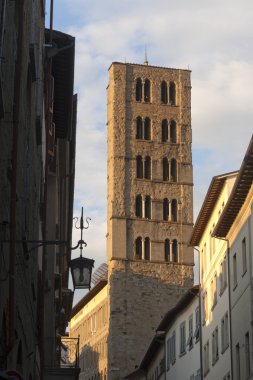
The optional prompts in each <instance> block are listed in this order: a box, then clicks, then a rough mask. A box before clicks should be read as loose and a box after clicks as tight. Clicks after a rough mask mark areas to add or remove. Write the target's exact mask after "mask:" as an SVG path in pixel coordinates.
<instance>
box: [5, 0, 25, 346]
mask: <svg viewBox="0 0 253 380" xmlns="http://www.w3.org/2000/svg"><path fill="white" fill-rule="evenodd" d="M16 6H18V38H17V59H16V64H15V76H14V94H13V111H12V112H13V128H12V153H11V164H12V171H11V192H10V196H11V197H10V246H9V331H8V333H9V334H8V336H9V342H8V345H9V349H10V350H11V349H12V347H13V345H14V341H15V300H16V297H15V264H16V244H15V240H16V216H17V210H16V194H17V161H18V138H19V129H20V97H21V93H20V92H21V80H22V79H21V78H22V63H23V39H24V35H23V33H24V23H23V19H24V17H23V13H24V0H20V1H18V3H17V5H16Z"/></svg>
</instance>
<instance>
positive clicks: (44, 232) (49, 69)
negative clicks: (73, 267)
mask: <svg viewBox="0 0 253 380" xmlns="http://www.w3.org/2000/svg"><path fill="white" fill-rule="evenodd" d="M53 8H54V3H53V0H51V3H50V34H49V39H50V40H49V43H50V44H51V43H52V41H53ZM51 72H52V58H49V61H48V67H47V70H46V78H45V83H46V86H47V92H46V93H47V94H49V93H50V92H51V90H52V89H51V81H50V77H51ZM45 114H46V123H45V124H46V158H45V182H44V199H43V227H42V235H43V239H44V240H46V239H47V216H48V215H47V195H48V165H49V160H48V148H49V141H48V140H49V128H50V125H49V123H50V117H49V102H48V97H47V99H46V112H45ZM46 269H47V247H46V246H45V245H44V246H43V250H42V276H41V281H42V286H41V293H42V294H41V331H40V361H41V369H42V370H41V374H42V375H41V378H42V380H43V379H44V367H45V355H44V351H45V315H44V313H45V278H46Z"/></svg>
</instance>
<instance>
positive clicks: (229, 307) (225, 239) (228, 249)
mask: <svg viewBox="0 0 253 380" xmlns="http://www.w3.org/2000/svg"><path fill="white" fill-rule="evenodd" d="M215 238H216V239H220V240H224V241H225V242H226V243H227V262H228V309H229V313H228V315H229V335H230V342H229V344H230V363H231V380H234V368H233V338H232V316H231V314H232V306H231V283H230V247H229V240H228V239H227V238H222V237H218V236H215Z"/></svg>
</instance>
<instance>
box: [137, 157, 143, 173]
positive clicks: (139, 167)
mask: <svg viewBox="0 0 253 380" xmlns="http://www.w3.org/2000/svg"><path fill="white" fill-rule="evenodd" d="M136 176H137V178H143V162H142V157H141V156H137V157H136Z"/></svg>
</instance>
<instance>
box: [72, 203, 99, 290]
mask: <svg viewBox="0 0 253 380" xmlns="http://www.w3.org/2000/svg"><path fill="white" fill-rule="evenodd" d="M87 219H88V218H87ZM87 219H86V222H87V224H88V226H87V227H84V226H83V207H82V214H81V218H80V227H76V228H77V229H80V230H81V239H80V240H79V241H78V243H77V245H76V246H75V247H73V248H71V250H74V249H76V248H78V247H79V248H80V256H79V257H78V258H76V259H73V260H71V261H70V269H71V274H72V279H73V285H74V289H89V290H90V284H91V273H92V268H93V267H94V260H92V259H88V258H86V257H83V256H82V250H83V246H85V247H86V246H87V244H86V243H85V241H83V229H87V228H88V227H89V223H88V221H87Z"/></svg>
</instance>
